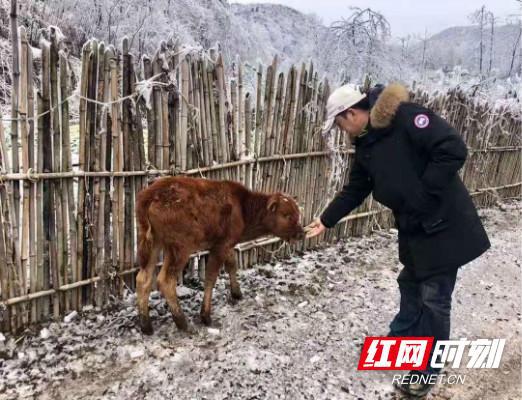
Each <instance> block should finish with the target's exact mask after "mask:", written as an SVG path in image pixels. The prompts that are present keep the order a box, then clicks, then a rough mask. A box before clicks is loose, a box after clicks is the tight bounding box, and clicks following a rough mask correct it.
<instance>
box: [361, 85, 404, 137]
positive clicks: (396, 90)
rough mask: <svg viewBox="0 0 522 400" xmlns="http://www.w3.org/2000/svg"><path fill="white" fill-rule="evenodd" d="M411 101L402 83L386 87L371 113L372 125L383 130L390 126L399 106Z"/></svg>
mask: <svg viewBox="0 0 522 400" xmlns="http://www.w3.org/2000/svg"><path fill="white" fill-rule="evenodd" d="M409 100H410V94H409V92H408V89H407V88H406V87H405V86H403V85H401V84H400V83H391V84H389V85H388V86H386V87H385V88H384V89H383V90H382V92H381V94H380V95H379V97H378V98H377V101H376V102H375V105H374V106H373V107H372V109H371V111H370V124H371V126H372V127H373V128H376V129H382V128H386V127H387V126H389V125H390V123H391V122H392V120H393V118H394V117H395V114H396V113H397V109H398V108H399V105H400V104H401V103H404V102H408V101H409Z"/></svg>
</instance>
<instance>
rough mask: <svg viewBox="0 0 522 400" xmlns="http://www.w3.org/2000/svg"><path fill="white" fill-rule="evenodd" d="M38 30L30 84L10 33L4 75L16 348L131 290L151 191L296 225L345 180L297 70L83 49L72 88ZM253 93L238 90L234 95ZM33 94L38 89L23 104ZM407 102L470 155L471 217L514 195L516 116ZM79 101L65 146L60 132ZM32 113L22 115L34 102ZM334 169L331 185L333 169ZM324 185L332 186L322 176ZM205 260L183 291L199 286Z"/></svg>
mask: <svg viewBox="0 0 522 400" xmlns="http://www.w3.org/2000/svg"><path fill="white" fill-rule="evenodd" d="M58 36H59V35H57V32H55V30H54V29H53V28H50V29H49V31H48V37H47V38H46V39H43V40H41V42H40V50H41V63H42V67H41V72H40V74H39V76H37V77H35V73H34V71H33V68H32V66H33V61H32V57H33V55H32V51H31V48H30V46H29V45H28V42H27V36H26V33H25V30H24V29H23V28H19V29H17V30H16V35H13V40H14V48H17V49H20V51H19V54H18V52H16V53H13V55H14V62H15V63H16V67H15V68H14V69H13V71H14V72H15V73H16V74H17V75H16V76H15V78H16V79H14V80H13V82H15V85H14V87H13V95H12V99H13V111H12V115H11V118H10V120H11V127H10V133H9V137H6V134H5V132H4V130H3V126H2V124H0V200H1V201H0V330H2V331H11V332H19V331H20V330H21V329H23V328H24V327H26V326H28V325H30V324H32V323H36V322H39V321H42V320H45V319H47V318H58V317H60V316H61V315H63V314H65V313H68V312H70V311H71V310H81V309H82V307H84V306H86V305H90V304H94V305H97V306H103V305H105V304H106V303H107V302H108V301H109V297H110V296H112V297H119V296H121V295H123V293H124V291H125V290H126V289H130V290H132V289H133V288H134V279H135V272H136V271H137V268H138V266H137V264H136V225H135V219H134V206H135V198H136V193H137V192H138V191H139V190H140V189H142V188H143V187H144V186H146V185H147V184H148V183H149V182H150V181H151V180H153V179H154V178H156V177H157V176H162V175H172V174H184V175H190V176H199V177H204V178H207V179H229V180H235V181H239V182H242V183H243V184H245V185H246V186H247V187H249V188H251V189H254V190H261V191H269V192H271V191H283V192H286V193H289V194H292V195H293V196H295V197H296V199H297V201H298V203H299V204H300V206H301V207H302V216H303V221H302V222H303V223H309V222H310V221H311V220H312V219H313V218H314V217H316V216H318V215H319V213H320V211H321V210H322V208H323V207H324V206H325V205H326V204H327V201H328V200H329V198H328V197H331V195H332V194H334V193H335V190H338V189H339V188H340V185H342V184H343V182H344V181H345V180H346V179H347V176H348V173H349V165H350V163H351V161H352V158H353V156H352V154H353V149H351V148H350V144H349V142H348V141H347V139H346V138H345V137H344V136H343V135H341V134H339V132H333V133H332V136H331V137H330V142H329V143H330V146H333V147H334V148H335V150H336V153H335V155H336V157H337V159H338V160H340V161H341V163H340V167H339V165H337V166H336V163H332V159H333V158H332V157H333V156H332V154H333V153H332V150H331V148H330V147H329V146H328V144H327V141H326V140H325V138H323V137H321V135H320V126H321V124H322V121H323V118H324V113H325V103H326V99H327V97H328V94H329V90H330V88H329V85H328V82H327V81H321V80H320V79H319V76H318V73H317V71H315V70H314V67H313V64H311V63H310V64H309V65H305V64H303V65H301V66H300V67H292V68H290V70H288V71H287V72H286V73H283V72H278V68H277V58H274V60H273V62H272V64H271V65H268V66H267V67H266V68H265V67H264V66H261V65H259V66H257V67H256V68H255V70H248V71H247V72H246V73H245V71H244V68H245V67H243V66H242V65H241V63H236V64H235V65H234V68H233V69H232V72H231V73H230V74H226V72H225V71H226V68H225V65H224V64H223V57H222V56H221V54H219V53H217V52H215V51H209V52H194V51H187V49H186V48H183V47H179V46H177V45H174V44H172V43H165V42H164V43H161V44H160V46H159V47H158V50H157V51H156V53H155V54H154V55H152V56H150V57H149V56H144V57H142V58H141V59H140V60H136V59H135V57H134V56H133V55H132V54H131V53H130V52H129V43H128V41H127V40H123V42H122V46H121V49H116V48H114V47H112V46H106V45H105V44H104V43H101V42H97V41H96V40H91V41H89V42H87V43H86V44H85V46H84V47H83V50H82V54H81V72H80V79H79V85H78V87H76V88H74V87H73V84H72V81H73V79H72V70H71V65H70V63H69V59H68V54H67V50H66V48H64V47H63V44H62V43H60V42H59V37H58ZM247 75H248V77H249V81H250V80H252V81H253V89H252V90H251V91H247V90H246V84H245V82H246V81H247V79H246V77H247ZM35 78H37V81H38V82H39V86H38V87H36V88H34V86H33V82H34V81H35ZM413 95H414V100H415V101H416V102H419V103H421V104H426V105H428V106H429V107H431V108H433V109H434V110H436V111H438V112H440V113H441V114H442V115H443V116H444V117H446V118H447V119H448V120H449V121H450V122H451V123H452V124H453V125H454V126H455V127H456V128H457V130H458V131H459V132H461V134H462V136H463V138H464V140H465V141H466V143H467V144H468V146H469V148H470V156H469V159H468V161H467V162H466V164H465V166H464V168H463V170H462V176H463V179H464V181H465V183H466V184H467V186H468V188H469V189H470V191H471V192H472V194H473V196H474V199H475V200H476V202H477V204H478V205H479V206H487V205H490V204H492V203H494V202H495V201H497V200H498V199H499V198H509V197H520V195H521V166H520V159H521V158H520V149H521V118H520V115H519V114H514V113H513V112H512V111H510V110H508V109H505V108H500V109H496V108H493V107H491V106H490V105H487V104H479V103H475V102H474V101H473V99H470V98H468V97H466V95H465V94H463V93H461V92H459V91H457V90H455V91H451V92H448V93H444V94H440V95H436V96H429V95H428V94H427V93H424V92H421V91H416V92H415V93H413ZM74 96H76V97H78V98H79V106H78V112H79V121H78V122H79V135H78V137H77V138H76V137H73V135H72V134H71V126H70V119H71V118H70V114H71V110H70V106H71V101H70V100H71V98H72V97H74ZM35 100H36V101H35ZM8 139H9V140H8ZM336 168H337V169H336ZM335 171H337V172H338V173H339V172H340V175H339V174H338V175H337V179H332V176H334V175H335V174H334V172H335ZM392 225H393V220H392V216H391V213H390V212H389V210H386V209H385V208H383V207H381V206H379V205H378V204H377V203H375V202H374V201H373V200H372V199H371V198H369V199H368V200H367V201H365V203H364V204H363V205H362V206H361V207H360V208H359V209H358V210H357V211H356V212H355V213H353V214H351V215H350V216H347V217H346V218H344V219H343V220H342V221H341V222H340V223H339V224H338V225H337V226H336V227H334V228H333V229H330V230H328V231H327V232H326V233H325V234H323V235H322V236H321V237H319V238H314V239H311V240H306V241H303V242H302V243H299V244H296V245H293V246H288V245H285V246H284V247H283V246H282V245H281V242H280V240H279V239H277V238H261V239H259V240H256V241H252V242H248V243H241V244H239V245H238V246H236V250H237V256H238V260H239V264H240V267H241V268H246V267H248V266H251V265H253V264H255V263H258V262H266V261H271V260H272V259H273V257H274V255H278V256H285V255H289V254H291V253H294V252H299V251H302V250H305V249H308V248H312V247H316V246H318V245H320V244H324V243H328V242H332V241H335V240H337V239H339V238H343V237H347V236H353V235H362V234H365V233H368V232H370V231H371V230H373V229H380V228H389V227H391V226H392ZM205 263H206V253H205V252H201V253H198V254H195V255H193V256H192V258H191V261H190V268H187V269H186V275H185V279H197V278H199V277H201V276H203V273H204V269H205Z"/></svg>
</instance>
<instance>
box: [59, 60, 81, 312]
mask: <svg viewBox="0 0 522 400" xmlns="http://www.w3.org/2000/svg"><path fill="white" fill-rule="evenodd" d="M59 57H60V60H59V62H60V100H61V126H62V169H63V170H64V171H72V160H71V135H70V129H69V100H67V99H68V98H69V96H70V87H69V65H68V60H67V55H66V53H65V52H60V54H59ZM62 197H63V200H62V202H63V205H64V214H65V213H67V218H65V217H64V221H67V223H64V234H65V233H66V232H68V236H69V242H68V246H67V247H66V249H67V252H66V258H67V274H66V282H69V281H70V282H76V279H77V276H76V266H77V262H78V260H77V251H78V249H77V236H78V233H77V231H76V218H75V201H74V184H73V180H72V179H67V181H65V182H64V188H63V195H62ZM65 242H66V244H67V241H65ZM69 278H70V279H69ZM71 295H72V296H71ZM67 297H68V298H69V299H70V300H69V301H70V306H71V308H72V309H77V308H78V299H77V296H75V293H74V292H70V293H69V294H67Z"/></svg>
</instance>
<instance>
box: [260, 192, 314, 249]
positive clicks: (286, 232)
mask: <svg viewBox="0 0 522 400" xmlns="http://www.w3.org/2000/svg"><path fill="white" fill-rule="evenodd" d="M266 208H267V215H266V217H265V221H264V222H265V226H266V227H267V228H268V230H269V231H270V233H272V234H273V235H275V236H279V237H280V238H281V239H284V240H287V241H290V240H299V239H303V238H304V230H303V227H302V226H301V224H300V222H299V220H300V218H299V217H300V214H299V208H298V206H297V204H296V202H295V200H294V199H293V198H291V197H288V196H285V195H284V194H282V193H274V194H272V195H270V198H269V199H268V203H267V206H266Z"/></svg>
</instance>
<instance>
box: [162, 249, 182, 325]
mask: <svg viewBox="0 0 522 400" xmlns="http://www.w3.org/2000/svg"><path fill="white" fill-rule="evenodd" d="M188 259H189V256H188V255H187V254H180V253H173V251H172V250H166V251H165V260H164V261H163V266H162V267H161V271H160V273H159V274H158V287H159V289H160V291H161V293H162V294H163V296H164V297H165V300H167V303H168V305H169V307H170V310H171V312H172V316H173V317H174V323H175V324H176V326H177V327H178V329H179V330H182V331H186V330H187V328H188V325H187V319H186V318H185V314H183V310H182V309H181V307H180V305H179V301H178V295H177V293H176V286H177V284H178V273H179V272H180V271H181V270H182V269H183V268H184V267H185V265H186V264H187V261H188Z"/></svg>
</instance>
